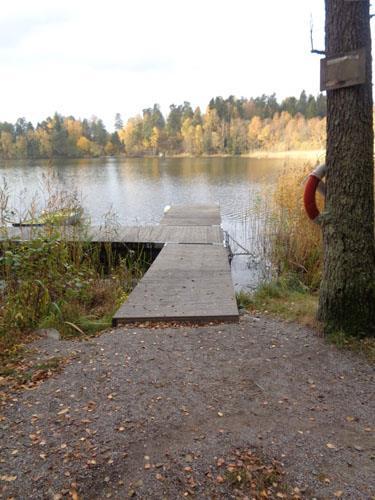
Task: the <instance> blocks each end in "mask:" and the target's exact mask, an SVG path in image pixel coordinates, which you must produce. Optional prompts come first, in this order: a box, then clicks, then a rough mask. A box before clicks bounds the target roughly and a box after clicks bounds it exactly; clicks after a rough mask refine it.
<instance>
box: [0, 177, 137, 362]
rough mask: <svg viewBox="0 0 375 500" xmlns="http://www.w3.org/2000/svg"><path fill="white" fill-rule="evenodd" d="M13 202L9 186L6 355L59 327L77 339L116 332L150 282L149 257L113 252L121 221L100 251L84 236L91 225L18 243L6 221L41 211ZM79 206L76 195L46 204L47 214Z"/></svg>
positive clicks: (3, 206) (1, 295)
mask: <svg viewBox="0 0 375 500" xmlns="http://www.w3.org/2000/svg"><path fill="white" fill-rule="evenodd" d="M8 200H9V196H8V195H7V193H6V186H5V187H3V189H2V190H1V189H0V210H1V214H0V215H1V216H2V221H3V226H2V227H1V234H2V239H3V240H2V243H1V252H0V280H1V289H0V354H2V355H4V354H5V355H6V353H7V351H9V350H10V349H11V348H12V346H14V345H15V344H16V343H17V342H22V341H23V340H24V339H25V337H26V336H27V335H28V334H30V333H32V332H33V331H35V329H38V328H46V327H54V328H57V329H58V330H59V332H60V333H61V334H62V335H63V336H65V337H70V336H76V335H89V334H92V333H94V332H96V331H98V330H100V329H103V328H105V327H108V326H110V324H111V316H112V314H113V312H114V311H115V309H116V308H117V307H118V306H119V305H120V303H121V302H122V301H123V300H125V298H126V296H127V294H128V293H129V292H130V291H131V289H132V288H133V286H134V284H135V283H136V282H137V280H138V279H139V278H140V277H141V276H142V274H143V272H144V270H145V268H146V266H147V256H146V255H145V254H143V253H142V252H139V253H135V252H121V254H119V253H117V252H116V251H115V250H114V249H113V247H112V245H111V243H110V231H116V227H115V224H114V216H113V214H110V215H108V216H107V217H105V220H104V226H105V230H106V231H108V240H109V241H108V243H104V244H93V243H92V242H90V241H89V239H88V237H87V238H83V240H85V239H86V240H87V241H82V238H79V237H78V236H79V235H80V236H81V235H82V234H83V235H85V234H87V222H83V223H81V224H80V225H79V226H74V227H72V226H69V227H68V226H57V225H53V224H50V225H45V226H43V227H33V228H27V229H26V228H25V231H27V232H29V231H30V232H31V233H32V239H30V240H28V241H14V240H12V239H11V238H10V237H8V228H7V226H6V225H5V224H4V222H6V221H7V220H9V219H10V218H13V219H14V217H18V218H19V217H21V215H23V216H24V217H27V218H32V219H33V218H36V217H37V215H38V214H37V213H36V211H35V207H36V206H38V205H40V204H38V203H33V204H31V206H29V208H27V209H24V210H23V211H22V214H21V213H20V212H16V211H15V210H14V209H10V208H9V206H8ZM77 200H78V198H77V196H76V195H75V194H73V195H72V196H70V197H69V195H67V194H66V193H58V192H56V191H54V192H53V193H52V194H51V196H49V197H47V198H46V200H45V204H44V211H45V212H47V213H54V212H55V211H56V210H60V209H61V208H77V206H78V205H77ZM67 232H69V238H68V239H66V234H67ZM76 232H77V234H76Z"/></svg>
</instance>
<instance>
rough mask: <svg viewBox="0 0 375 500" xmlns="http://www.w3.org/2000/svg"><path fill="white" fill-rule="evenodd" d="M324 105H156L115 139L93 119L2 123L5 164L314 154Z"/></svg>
mask: <svg viewBox="0 0 375 500" xmlns="http://www.w3.org/2000/svg"><path fill="white" fill-rule="evenodd" d="M325 115H326V98H325V97H324V96H323V95H322V94H319V95H318V96H317V97H314V96H312V95H309V96H307V95H306V93H305V91H302V92H301V94H300V96H299V98H296V97H288V98H286V99H284V100H283V101H281V102H278V101H277V99H276V96H275V94H272V95H269V96H267V95H262V96H260V97H256V98H244V97H241V98H239V99H238V98H236V97H234V96H230V97H228V98H227V99H223V98H222V97H215V98H213V99H211V100H210V102H209V103H208V105H207V107H206V110H205V111H204V112H202V111H201V110H200V108H199V107H197V108H195V109H193V108H192V107H191V105H190V103H189V102H186V101H185V102H184V103H183V104H180V105H175V104H172V105H171V106H170V109H169V113H168V114H167V115H166V116H164V115H163V114H162V112H161V110H160V107H159V105H158V104H154V106H153V107H152V108H146V109H143V110H142V113H141V114H139V115H137V116H134V117H131V118H129V119H128V120H127V122H126V123H124V122H123V120H122V118H121V115H120V114H119V113H117V114H116V116H115V121H114V129H115V130H114V132H112V133H110V132H108V131H107V129H106V127H105V125H104V123H103V121H102V120H101V119H100V118H98V117H95V116H93V117H92V118H90V119H86V118H84V119H81V118H78V119H76V118H75V117H73V116H62V115H61V114H59V113H57V112H56V113H55V114H54V115H53V116H52V117H51V116H50V117H47V118H46V119H45V120H43V121H42V122H40V123H38V124H37V125H36V126H34V125H33V124H32V123H31V122H29V121H27V120H26V118H24V117H22V118H19V119H18V120H17V121H16V123H14V124H13V123H8V122H0V160H13V159H16V160H17V159H30V160H36V159H47V160H53V159H59V158H72V159H73V158H98V157H103V156H119V155H127V156H161V157H164V156H166V157H169V156H175V155H188V156H193V157H194V156H216V155H227V156H235V155H253V154H255V155H257V154H258V151H264V152H267V153H268V152H269V151H293V150H302V151H305V150H306V151H308V150H317V149H322V148H324V147H325V129H326V121H325Z"/></svg>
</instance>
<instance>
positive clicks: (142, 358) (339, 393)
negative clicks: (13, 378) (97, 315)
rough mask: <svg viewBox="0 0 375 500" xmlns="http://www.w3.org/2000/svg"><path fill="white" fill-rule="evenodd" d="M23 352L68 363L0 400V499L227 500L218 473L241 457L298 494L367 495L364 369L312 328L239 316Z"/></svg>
mask: <svg viewBox="0 0 375 500" xmlns="http://www.w3.org/2000/svg"><path fill="white" fill-rule="evenodd" d="M33 347H35V348H36V349H37V350H38V357H39V358H40V359H45V358H48V357H51V356H63V357H65V356H69V357H70V361H69V362H68V363H67V365H66V366H65V367H64V369H63V371H62V372H61V373H59V374H55V375H53V376H52V377H50V378H49V379H47V380H46V381H44V382H42V383H40V384H39V385H37V386H36V387H35V388H34V389H33V390H26V391H25V390H24V391H21V392H17V393H13V394H11V396H10V397H9V398H8V400H7V401H6V403H5V404H4V406H3V408H2V410H3V412H2V414H3V417H2V418H1V422H0V425H1V448H2V449H1V463H0V468H1V471H0V491H1V494H0V498H17V499H18V498H22V499H34V498H35V499H39V498H43V499H44V498H51V499H55V500H57V499H59V498H63V497H66V498H69V497H70V498H73V499H77V498H85V499H86V498H87V499H96V498H119V499H123V498H129V497H136V498H145V499H159V498H160V499H162V498H166V499H176V498H180V497H189V496H192V497H195V498H234V497H235V494H233V489H231V488H230V487H229V485H228V481H227V480H224V481H223V482H222V481H217V474H220V473H221V472H220V471H221V469H222V467H223V466H222V465H221V464H222V462H223V461H224V460H225V461H226V463H227V462H228V460H229V461H230V460H231V459H233V457H232V456H231V455H233V450H235V449H244V448H249V449H251V450H253V451H254V452H255V453H257V454H258V455H259V456H261V457H262V459H263V460H265V461H267V460H269V461H271V460H272V459H276V460H278V461H280V462H281V463H282V466H283V468H284V470H285V482H286V483H288V484H289V485H290V486H291V487H292V488H295V487H297V488H298V489H299V490H295V491H300V495H301V498H318V499H323V498H335V497H340V498H345V499H349V498H350V499H355V500H359V499H366V500H367V499H371V498H373V495H375V474H374V469H375V467H374V465H375V442H374V413H375V412H374V406H375V405H374V391H373V389H374V370H373V367H371V366H370V365H369V364H367V362H366V361H365V360H364V359H362V358H360V357H358V356H357V355H354V354H351V353H348V352H342V351H339V350H337V349H336V348H335V347H333V346H329V345H326V344H325V343H324V341H323V340H322V339H321V338H319V337H318V336H316V335H315V334H314V332H313V331H311V330H309V329H306V328H304V327H300V326H298V325H294V324H286V323H283V322H280V321H276V320H272V319H269V318H264V317H259V318H257V317H252V316H249V315H245V316H243V317H242V318H241V321H240V323H239V324H234V325H211V326H210V325H209V326H204V327H195V328H187V327H180V328H165V329H146V328H131V327H127V328H117V329H115V330H111V331H109V332H106V333H104V334H103V335H102V336H100V337H96V338H93V339H91V340H89V341H85V342H78V341H76V342H71V341H69V342H68V341H56V340H50V339H41V340H38V341H37V342H36V343H34V345H33ZM223 477H224V479H225V475H224V476H223ZM287 495H288V494H287ZM287 497H288V498H290V496H287ZM279 498H281V497H279Z"/></svg>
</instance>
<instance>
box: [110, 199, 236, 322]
mask: <svg viewBox="0 0 375 500" xmlns="http://www.w3.org/2000/svg"><path fill="white" fill-rule="evenodd" d="M220 223H221V218H220V209H219V207H218V206H206V205H197V206H178V205H176V206H172V207H171V208H170V210H169V211H168V212H167V213H166V214H165V215H164V217H163V219H162V220H161V222H160V228H161V231H163V230H164V228H166V229H168V230H167V231H166V232H165V233H164V234H169V235H170V239H168V240H166V241H165V244H164V246H163V248H162V250H161V252H160V253H159V255H158V257H157V258H156V259H155V261H154V262H153V264H152V265H151V267H150V268H149V270H148V271H147V273H146V274H145V275H144V276H143V278H142V279H141V281H140V282H139V283H138V285H137V286H136V288H135V289H134V290H133V292H132V293H131V294H130V296H129V298H128V300H127V301H126V302H125V303H124V304H123V305H122V306H121V307H120V309H119V310H118V311H117V312H116V314H115V315H114V317H113V324H114V325H117V324H120V323H130V322H138V321H140V322H142V321H193V322H204V321H214V320H221V321H238V317H239V316H238V309H237V304H236V298H235V295H234V289H233V283H232V277H231V272H230V266H229V261H228V252H227V249H226V248H224V245H223V239H224V238H223V232H222V230H221V228H220Z"/></svg>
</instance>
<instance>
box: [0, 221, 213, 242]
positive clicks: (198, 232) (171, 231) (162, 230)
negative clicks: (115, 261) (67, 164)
mask: <svg viewBox="0 0 375 500" xmlns="http://www.w3.org/2000/svg"><path fill="white" fill-rule="evenodd" d="M43 234H45V229H43V228H30V227H23V228H18V227H9V228H5V229H4V230H3V232H2V233H0V241H4V240H6V239H12V240H15V241H29V240H31V239H33V238H35V237H37V236H38V235H41V236H43ZM61 236H62V238H64V239H65V240H66V241H92V242H96V243H104V242H113V243H160V244H163V243H205V244H221V243H222V242H223V233H222V230H221V228H220V226H219V225H217V226H210V225H208V226H167V225H160V226H143V227H131V226H128V227H125V226H122V227H117V228H112V229H110V228H103V227H99V226H97V227H95V226H92V227H89V228H87V230H85V231H80V230H78V229H75V228H72V227H64V228H62V229H61Z"/></svg>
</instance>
